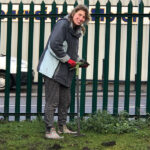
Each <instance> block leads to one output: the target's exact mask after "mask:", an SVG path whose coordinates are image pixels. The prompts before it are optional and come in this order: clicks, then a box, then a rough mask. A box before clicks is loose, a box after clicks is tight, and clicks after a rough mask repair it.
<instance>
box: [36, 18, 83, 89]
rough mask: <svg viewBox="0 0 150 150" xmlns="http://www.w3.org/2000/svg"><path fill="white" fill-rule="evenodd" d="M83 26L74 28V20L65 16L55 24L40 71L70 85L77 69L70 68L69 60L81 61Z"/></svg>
mask: <svg viewBox="0 0 150 150" xmlns="http://www.w3.org/2000/svg"><path fill="white" fill-rule="evenodd" d="M80 36H81V27H80V26H79V27H76V29H73V25H72V22H71V21H70V20H69V19H68V17H65V18H63V19H60V20H59V21H58V22H57V23H56V24H55V26H54V28H53V30H52V33H51V35H50V37H49V39H48V42H47V45H46V47H45V50H44V51H43V53H42V55H41V58H40V61H39V64H38V71H39V72H40V73H42V74H43V75H45V76H47V77H49V78H52V79H54V80H55V81H57V82H58V83H60V84H62V85H64V86H66V87H70V86H71V82H72V78H73V76H74V73H75V70H70V68H69V66H68V63H67V61H68V60H69V59H70V58H71V59H73V60H75V61H79V57H78V46H79V37H80Z"/></svg>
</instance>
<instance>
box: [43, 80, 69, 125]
mask: <svg viewBox="0 0 150 150" xmlns="http://www.w3.org/2000/svg"><path fill="white" fill-rule="evenodd" d="M44 79H45V102H46V103H45V110H44V113H45V115H44V121H45V125H46V128H51V127H53V124H54V113H55V110H56V108H58V126H63V125H65V124H66V120H67V112H68V109H69V106H70V88H67V87H65V86H63V85H61V84H59V83H58V82H56V81H54V80H53V79H50V78H48V77H44Z"/></svg>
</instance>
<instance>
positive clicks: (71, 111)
mask: <svg viewBox="0 0 150 150" xmlns="http://www.w3.org/2000/svg"><path fill="white" fill-rule="evenodd" d="M77 5H78V2H77V1H76V2H75V3H74V7H76V6H77ZM75 87H76V77H75V76H74V77H73V80H72V84H71V104H70V114H71V115H70V120H71V121H72V120H73V119H74V115H73V114H74V113H75V91H76V88H75Z"/></svg>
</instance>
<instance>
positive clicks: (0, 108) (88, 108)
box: [0, 83, 146, 120]
mask: <svg viewBox="0 0 150 150" xmlns="http://www.w3.org/2000/svg"><path fill="white" fill-rule="evenodd" d="M113 89H114V85H113V84H109V90H108V91H109V92H108V108H107V110H108V112H110V113H111V114H112V113H113V100H114V98H113V96H114V92H113ZM26 91H27V90H26V86H23V87H22V90H21V99H20V112H21V113H25V111H26V96H27V94H26ZM44 91H45V87H44V86H43V99H42V112H44V106H45V93H44ZM135 95H136V92H135V86H134V84H131V86H130V106H129V114H130V115H134V114H135ZM4 96H5V94H4V93H3V92H1V93H0V112H4ZM15 96H16V88H13V89H12V90H11V92H10V105H9V112H10V113H14V112H15ZM31 96H32V100H31V112H32V113H36V110H37V84H34V85H33V86H32V94H31ZM102 106H103V91H102V84H99V85H98V93H97V110H98V109H100V110H102ZM76 108H77V106H76V103H75V112H77V109H76ZM123 109H124V84H122V85H120V87H119V106H118V111H119V112H120V111H123ZM91 112H92V84H91V83H87V85H86V101H85V113H91ZM140 114H141V115H145V114H146V84H144V83H143V84H142V86H141V104H140ZM0 118H1V117H0ZM32 118H34V117H32ZM32 118H31V119H32ZM9 119H10V120H14V117H13V116H11V117H10V118H9ZM21 120H25V117H24V116H22V117H21Z"/></svg>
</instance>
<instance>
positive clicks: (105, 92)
mask: <svg viewBox="0 0 150 150" xmlns="http://www.w3.org/2000/svg"><path fill="white" fill-rule="evenodd" d="M110 9H111V3H110V1H108V2H107V4H106V13H107V14H110ZM105 31H106V32H105V63H104V84H103V85H104V87H103V110H107V104H108V74H109V47H110V17H107V18H106V30H105Z"/></svg>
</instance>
